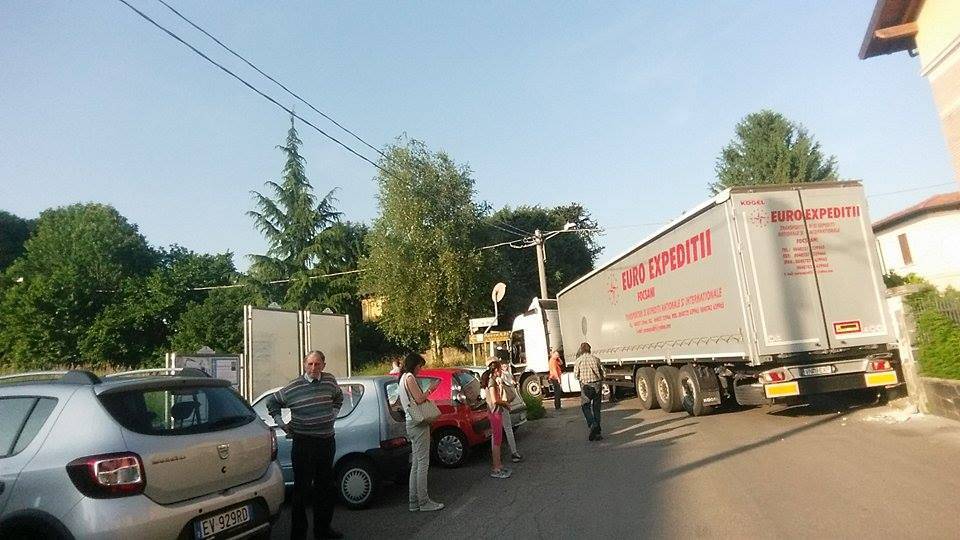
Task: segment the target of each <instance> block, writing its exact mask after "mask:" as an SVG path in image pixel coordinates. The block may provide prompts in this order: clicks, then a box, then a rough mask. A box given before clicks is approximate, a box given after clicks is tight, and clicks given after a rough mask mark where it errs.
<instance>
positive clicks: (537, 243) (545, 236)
mask: <svg viewBox="0 0 960 540" xmlns="http://www.w3.org/2000/svg"><path fill="white" fill-rule="evenodd" d="M599 230H601V229H598V228H597V229H578V228H577V224H576V223H565V224H564V225H563V228H562V229H560V230H556V231H546V232H544V231H541V230H540V229H537V230H535V231H533V234H532V235H530V236H525V237H523V238H519V239H517V240H510V241H508V242H500V243H499V244H493V245H491V246H483V247H482V248H480V249H481V250H483V249H493V248H497V247H500V246H510V247H512V248H513V249H524V248H528V247H536V248H537V274H539V276H540V299H541V300H546V299H547V268H546V260H547V251H546V248H545V247H544V244H546V243H547V240H549V239H551V238H553V237H554V236H556V235H558V234H562V233H571V232H572V233H582V232H591V231H599ZM518 236H519V235H518Z"/></svg>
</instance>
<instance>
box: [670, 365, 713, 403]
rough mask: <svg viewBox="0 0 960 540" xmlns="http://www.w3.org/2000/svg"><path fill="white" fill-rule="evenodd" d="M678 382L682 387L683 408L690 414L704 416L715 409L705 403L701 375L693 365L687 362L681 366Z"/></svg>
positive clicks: (681, 400)
mask: <svg viewBox="0 0 960 540" xmlns="http://www.w3.org/2000/svg"><path fill="white" fill-rule="evenodd" d="M678 382H679V384H678V386H679V387H680V404H681V405H682V406H683V410H685V411H687V414H689V415H690V416H703V415H705V414H710V413H711V412H712V411H713V407H711V406H707V405H704V404H703V392H702V391H701V386H702V385H701V384H700V375H699V374H698V373H697V370H696V368H694V367H693V365H691V364H687V365H685V366H683V367H682V368H680V377H679V379H678Z"/></svg>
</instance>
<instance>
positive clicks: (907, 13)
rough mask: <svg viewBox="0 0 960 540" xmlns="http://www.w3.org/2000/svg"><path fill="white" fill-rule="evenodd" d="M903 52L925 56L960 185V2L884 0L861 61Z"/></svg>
mask: <svg viewBox="0 0 960 540" xmlns="http://www.w3.org/2000/svg"><path fill="white" fill-rule="evenodd" d="M899 51H907V52H908V53H909V54H910V55H911V56H919V57H920V73H921V75H923V76H924V77H926V78H927V80H928V81H929V82H930V87H931V89H932V90H933V100H934V103H935V104H936V106H937V111H938V112H939V115H940V122H941V125H942V126H943V133H944V136H945V137H946V139H947V148H948V150H949V152H950V157H951V159H952V161H953V167H954V173H955V177H956V180H957V181H958V182H960V0H878V1H877V4H876V7H875V8H874V10H873V16H872V17H871V19H870V24H869V26H868V27H867V33H866V35H865V36H864V39H863V45H862V46H861V48H860V58H861V59H866V58H871V57H873V56H879V55H883V54H891V53H895V52H899Z"/></svg>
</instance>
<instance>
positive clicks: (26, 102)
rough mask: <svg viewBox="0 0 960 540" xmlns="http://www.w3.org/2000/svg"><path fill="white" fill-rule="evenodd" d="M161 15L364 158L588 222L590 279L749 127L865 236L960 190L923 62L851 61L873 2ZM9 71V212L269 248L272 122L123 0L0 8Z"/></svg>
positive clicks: (269, 109)
mask: <svg viewBox="0 0 960 540" xmlns="http://www.w3.org/2000/svg"><path fill="white" fill-rule="evenodd" d="M130 1H131V3H133V4H134V5H136V6H138V7H140V8H141V9H143V10H144V11H146V12H148V13H149V14H151V15H154V16H155V17H156V18H157V19H159V20H160V21H161V22H162V23H163V24H165V25H168V26H169V27H170V28H172V29H173V30H174V31H175V32H177V33H179V34H181V35H182V36H183V37H185V38H187V40H188V41H190V42H192V43H195V44H198V45H201V46H202V49H203V50H205V51H209V52H210V53H211V54H212V55H213V56H214V57H215V58H217V59H220V60H223V61H224V62H225V63H226V64H227V65H228V66H231V67H234V68H236V69H237V70H238V71H239V72H241V73H243V74H244V76H245V77H247V78H249V80H251V81H255V82H256V84H257V85H259V86H262V87H263V88H266V89H269V90H270V92H271V93H272V94H274V95H276V96H283V94H282V93H281V91H280V90H279V89H277V88H275V87H273V86H271V85H270V84H269V83H268V82H267V81H264V80H263V79H261V78H259V77H257V76H256V75H255V74H254V73H252V72H251V71H250V70H249V69H243V67H242V66H241V65H240V63H239V62H238V61H235V60H231V59H230V58H229V57H228V56H227V55H226V54H225V53H224V52H222V51H220V50H219V49H218V48H217V47H216V45H215V44H213V43H212V42H210V41H208V40H207V39H206V38H204V37H203V36H202V35H200V34H198V33H197V32H195V31H191V30H190V29H189V28H188V27H187V26H186V25H185V24H184V23H182V22H181V21H179V20H178V19H176V18H175V16H173V14H172V13H170V12H169V11H167V10H166V8H164V7H163V6H162V5H160V4H159V3H157V2H155V1H154V0H130ZM170 2H171V3H172V4H173V5H174V6H175V7H177V8H179V9H180V10H181V11H182V12H183V13H184V14H185V15H187V16H188V17H191V18H192V19H193V20H194V21H195V22H197V23H198V24H200V25H201V26H204V27H205V28H207V30H209V31H210V32H212V33H213V34H214V35H216V36H218V37H220V38H221V39H223V40H224V41H225V42H226V43H227V44H229V45H231V46H233V47H234V48H235V49H237V50H238V51H239V52H241V53H242V54H245V55H246V56H247V57H249V58H250V59H251V60H253V61H254V62H255V63H257V64H259V65H260V66H261V67H262V68H264V69H265V70H266V71H267V72H269V73H271V74H273V75H274V76H275V77H277V78H278V79H280V80H281V81H284V82H286V83H287V84H288V85H289V86H290V87H292V88H293V89H294V90H296V91H299V92H300V93H301V94H302V95H303V96H305V97H307V98H308V99H309V100H310V101H312V102H313V103H314V104H315V105H316V106H318V108H320V109H321V110H323V111H325V112H327V113H328V114H330V115H331V116H333V117H334V118H336V119H338V120H339V121H341V123H344V124H345V125H347V126H348V127H350V128H351V129H353V130H354V131H357V132H358V133H360V134H361V135H362V136H363V137H365V138H366V139H368V140H370V141H372V142H373V143H374V144H375V145H377V146H379V145H382V144H384V143H388V142H390V141H391V140H393V139H394V138H395V137H396V136H398V135H400V134H402V133H406V134H408V135H409V136H411V137H414V138H417V139H420V140H423V141H424V142H425V143H426V144H427V145H428V146H430V147H431V148H433V149H443V150H445V151H447V152H448V153H449V154H450V155H452V156H453V157H454V159H456V160H457V161H458V162H462V163H468V164H469V165H470V166H471V167H472V169H473V171H474V175H475V178H476V181H477V192H478V198H479V199H481V200H486V201H488V202H490V203H491V204H492V205H494V206H495V207H500V206H503V205H505V204H510V205H513V206H516V205H520V204H541V205H548V206H549V205H555V204H561V203H565V202H569V201H578V202H581V203H582V204H583V205H584V206H586V208H588V209H589V210H590V211H591V212H592V213H593V215H594V217H595V218H596V219H597V220H598V221H599V222H600V223H601V224H602V225H603V226H606V227H609V231H608V233H607V234H606V235H605V236H604V237H603V238H602V239H601V241H602V243H603V244H604V245H605V246H606V247H607V249H606V251H605V252H604V254H603V255H602V256H601V259H603V258H606V257H610V256H613V255H615V254H616V253H618V252H620V251H622V250H624V249H626V248H628V247H629V246H630V245H631V244H632V243H634V242H635V241H637V240H638V239H640V238H641V237H642V236H643V235H645V234H646V233H649V232H650V231H651V230H652V229H653V227H651V226H640V224H645V223H654V222H662V221H666V220H668V219H670V218H672V217H675V216H676V215H678V214H679V213H680V212H682V211H683V210H685V209H687V208H689V207H692V206H694V205H695V204H697V203H699V202H700V201H701V200H703V199H704V198H705V197H706V195H707V187H706V186H707V183H708V182H710V181H711V180H712V179H713V177H714V162H715V159H716V156H717V155H718V153H719V151H720V149H721V147H722V146H723V145H724V144H726V143H727V142H728V141H729V140H730V138H731V137H732V136H733V128H734V125H735V124H736V122H737V121H738V120H740V119H741V118H742V117H743V116H744V115H746V114H748V113H750V112H754V111H757V110H759V109H762V108H772V109H775V110H777V111H780V112H782V113H784V114H785V115H786V116H787V117H789V118H790V119H792V120H795V121H798V122H800V123H802V124H804V125H806V126H807V128H808V129H809V130H810V131H811V132H812V133H813V134H814V135H815V136H816V137H817V138H818V139H819V140H820V142H821V143H822V145H823V148H824V149H825V150H826V151H827V152H828V153H831V154H835V155H836V156H837V158H838V161H839V168H840V174H841V175H842V176H843V177H845V178H857V179H863V180H864V182H865V183H866V186H867V192H868V194H870V195H874V194H875V195H877V196H872V197H871V198H870V205H871V214H872V217H873V218H874V219H878V218H880V217H883V216H884V215H886V214H889V213H891V212H893V211H895V210H897V209H899V208H901V207H903V206H906V205H908V204H911V203H913V202H916V201H918V200H920V199H922V198H924V197H926V196H928V195H930V194H933V193H936V192H946V191H952V190H955V189H956V184H954V185H953V186H945V187H939V188H931V189H924V190H916V191H911V192H907V193H902V194H895V195H880V194H884V193H888V192H891V191H897V190H903V189H909V188H913V187H919V186H927V185H931V184H940V183H945V182H951V181H952V180H953V173H952V170H951V168H950V163H949V158H948V155H947V152H946V145H945V142H944V139H943V135H942V133H941V131H940V124H939V121H938V117H937V113H936V110H935V108H934V105H933V100H932V97H931V92H930V88H929V85H928V83H927V81H926V80H925V79H923V78H922V77H921V76H920V74H919V62H918V60H917V59H916V58H910V57H909V56H907V54H905V53H900V54H896V55H891V56H886V57H881V58H874V59H870V60H867V61H861V60H859V59H858V58H857V52H858V51H859V48H860V43H861V40H862V38H863V34H864V31H865V28H866V25H867V22H868V20H869V18H870V14H871V12H872V10H873V6H874V0H858V1H844V2H835V1H820V2H739V1H738V2H733V1H724V2H719V1H710V2H682V3H681V2H623V3H616V2H603V3H600V2H465V1H456V2H400V3H398V2H376V3H374V2H296V3H294V2H208V3H203V4H202V5H201V4H200V3H195V2H186V1H184V0H170ZM0 70H2V76H0V209H3V210H7V211H9V212H13V213H14V214H17V215H20V216H23V217H36V216H37V215H38V214H39V212H41V211H42V210H44V209H46V208H49V207H53V206H59V205H65V204H71V203H74V202H78V201H96V202H104V203H109V204H112V205H113V206H115V207H116V208H117V209H118V210H119V211H120V212H121V213H122V214H123V215H125V216H126V217H127V218H128V219H129V220H131V221H132V222H134V223H136V224H137V225H138V226H139V227H140V230H141V232H142V233H143V234H144V235H145V236H146V238H147V240H148V241H149V242H150V243H152V244H154V245H168V244H171V243H179V244H182V245H184V246H186V247H188V248H190V249H193V250H196V251H200V252H222V251H227V250H229V251H233V252H234V253H235V259H236V262H237V264H238V266H239V267H240V268H246V267H247V265H248V262H247V260H246V257H244V255H246V254H248V253H255V252H256V253H259V252H262V251H263V250H264V249H265V243H264V241H263V239H262V238H261V237H260V235H259V233H258V232H257V231H255V230H254V228H253V225H252V222H251V221H250V219H249V218H248V217H246V215H245V212H246V211H247V210H249V209H250V208H251V206H252V202H251V197H250V194H249V192H250V191H251V190H259V189H262V187H263V183H264V182H265V181H267V180H275V179H277V178H278V176H279V174H280V170H281V167H282V164H283V156H282V155H281V154H280V152H279V151H277V150H276V148H275V146H276V145H277V144H280V143H281V142H283V140H284V136H285V132H286V129H287V126H288V118H287V115H286V114H285V113H284V112H283V111H281V110H279V109H277V108H275V107H274V106H273V105H271V104H269V103H267V102H265V101H264V100H262V99H261V98H260V97H258V96H256V95H255V94H253V93H252V92H250V91H249V90H247V89H246V88H244V87H242V86H241V85H240V84H239V83H237V82H236V81H234V80H232V79H230V78H228V77H227V76H226V75H225V74H223V73H222V72H219V71H218V70H216V69H215V68H213V67H212V66H210V65H209V64H207V63H206V62H205V61H203V60H202V59H200V58H199V57H197V56H195V55H194V54H192V53H191V52H190V51H189V50H187V49H186V48H184V47H183V46H182V45H180V44H179V43H177V42H175V41H173V40H172V39H170V38H169V37H168V36H166V35H164V34H162V33H161V32H160V31H158V30H157V29H156V28H154V27H152V26H150V25H149V24H147V23H146V22H145V21H144V20H142V19H140V18H139V17H138V16H137V15H136V14H134V13H133V12H132V11H130V10H129V9H128V8H127V7H125V6H124V5H122V4H121V3H119V2H115V1H112V0H101V1H86V0H84V1H70V2H66V1H61V2H15V1H12V0H6V1H2V2H0ZM282 101H283V102H284V103H285V104H293V103H294V101H293V99H292V98H290V97H283V99H282ZM297 111H298V112H302V113H303V114H305V115H306V114H307V113H308V112H310V111H308V110H307V108H306V107H305V106H302V105H300V106H298V107H297ZM310 118H311V119H313V118H315V115H310ZM317 122H320V120H319V119H318V120H317ZM318 125H321V126H322V127H328V126H329V125H328V124H326V123H323V124H319V123H318ZM329 127H331V130H332V131H334V132H335V131H336V130H335V128H332V126H329ZM300 135H301V138H302V139H303V141H304V146H303V149H302V152H303V154H304V156H306V158H307V173H308V176H309V178H310V180H311V181H312V183H313V185H314V187H315V188H316V190H317V191H318V192H320V193H325V192H326V191H327V190H329V189H332V188H333V187H339V188H340V191H339V193H338V198H339V201H340V202H339V208H340V209H341V210H342V211H343V212H344V213H345V215H346V217H347V218H348V219H350V220H355V221H367V222H369V221H370V220H371V219H373V218H374V217H375V216H376V213H377V207H376V200H375V195H376V185H375V182H374V181H373V180H372V179H373V177H374V173H375V170H374V169H373V167H371V166H370V165H369V164H366V163H364V162H363V161H360V160H359V159H357V158H355V157H354V156H352V155H349V154H348V153H346V152H345V151H343V150H342V149H341V148H339V147H337V146H335V145H334V144H333V143H331V142H329V141H327V140H326V139H324V138H323V137H322V136H320V135H319V134H318V133H316V132H314V131H313V130H312V129H310V128H308V127H307V126H300ZM341 135H342V134H341ZM345 140H348V139H345ZM548 250H549V248H548ZM532 257H533V253H531V258H532ZM531 260H532V259H531Z"/></svg>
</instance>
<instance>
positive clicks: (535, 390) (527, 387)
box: [520, 373, 543, 398]
mask: <svg viewBox="0 0 960 540" xmlns="http://www.w3.org/2000/svg"><path fill="white" fill-rule="evenodd" d="M520 391H521V392H523V393H524V394H526V395H528V396H530V397H535V398H536V397H543V385H542V384H540V376H538V375H535V374H532V373H531V374H530V375H527V376H526V377H524V378H522V379H520Z"/></svg>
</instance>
